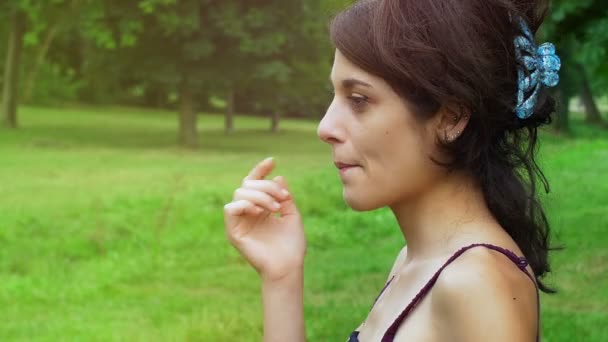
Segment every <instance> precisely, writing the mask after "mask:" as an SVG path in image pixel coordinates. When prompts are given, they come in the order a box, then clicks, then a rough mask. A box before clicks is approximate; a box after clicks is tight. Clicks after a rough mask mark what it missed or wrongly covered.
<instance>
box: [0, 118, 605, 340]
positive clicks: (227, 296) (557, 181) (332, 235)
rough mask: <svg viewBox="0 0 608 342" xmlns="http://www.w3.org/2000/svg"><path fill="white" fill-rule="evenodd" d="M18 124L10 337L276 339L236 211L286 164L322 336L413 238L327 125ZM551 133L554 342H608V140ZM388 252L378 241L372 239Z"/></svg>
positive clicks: (1, 183)
mask: <svg viewBox="0 0 608 342" xmlns="http://www.w3.org/2000/svg"><path fill="white" fill-rule="evenodd" d="M20 119H21V126H22V128H21V129H20V130H17V131H6V130H2V131H0V165H1V167H0V247H1V248H0V340H1V341H23V340H27V341H32V340H33V341H236V340H238V341H260V340H261V333H262V321H261V319H262V316H261V303H260V289H259V281H258V278H257V275H256V274H255V272H254V271H253V270H251V269H250V268H249V267H248V266H247V265H246V264H245V263H244V262H243V260H242V259H241V258H240V257H239V255H238V254H237V253H236V252H235V251H234V250H233V249H232V248H231V247H230V246H229V244H228V243H227V241H226V240H225V236H224V232H223V213H222V207H223V205H224V204H225V203H227V202H228V201H229V199H230V197H231V195H232V191H233V190H234V189H235V188H236V187H237V186H238V184H239V183H240V180H241V179H242V177H244V175H245V174H246V172H247V171H248V170H249V169H250V167H251V166H252V165H253V164H254V163H255V162H256V161H258V160H260V159H262V158H264V157H266V156H270V155H272V156H275V157H276V160H277V166H278V167H277V170H276V171H275V172H274V175H277V174H282V175H285V176H286V177H287V179H288V181H289V182H290V183H291V186H292V189H293V190H292V193H293V194H294V196H295V197H296V201H298V205H299V207H300V209H301V211H302V213H303V216H304V223H305V226H306V231H307V236H308V241H309V252H308V257H307V264H306V284H305V285H306V293H305V303H306V307H305V310H306V319H307V332H308V337H309V340H310V341H343V340H345V339H346V337H347V335H348V334H349V333H350V331H351V330H352V329H353V328H355V327H356V326H357V325H358V324H359V323H360V322H361V321H362V320H363V318H364V317H365V315H366V314H367V311H368V310H369V307H370V305H371V303H372V302H373V299H374V297H375V295H376V294H377V293H378V291H379V290H380V288H381V287H382V285H383V282H384V281H385V279H386V274H387V272H388V270H389V268H390V266H391V264H392V261H393V257H394V256H395V253H396V252H397V251H398V249H399V247H400V245H401V244H402V237H401V236H400V233H399V231H398V226H397V224H396V223H395V222H394V219H393V218H392V216H391V213H390V212H389V211H388V210H377V211H373V212H367V213H354V212H352V211H349V210H348V208H347V207H346V206H345V204H344V203H343V201H342V199H341V188H340V181H339V178H338V176H337V174H336V172H335V170H334V169H333V167H332V165H331V157H330V150H329V147H328V146H326V145H324V144H323V143H321V142H320V141H319V140H318V139H317V137H316V133H315V129H316V123H314V122H302V121H289V120H285V121H283V122H282V127H283V129H284V130H283V132H282V133H280V134H277V135H271V134H269V133H267V132H266V129H267V127H268V125H269V122H268V121H267V120H260V119H255V118H242V117H237V119H236V129H237V131H236V134H234V135H233V136H230V137H225V136H224V135H223V133H222V125H223V119H222V117H221V116H215V115H208V114H205V115H202V116H201V117H200V131H201V144H202V146H201V149H200V150H199V151H185V150H181V149H179V148H177V147H176V146H175V140H176V139H175V136H176V125H177V120H176V118H175V117H174V114H171V113H166V112H160V111H144V110H139V109H124V108H109V109H102V108H92V109H90V108H88V109H83V108H73V109H41V108H22V109H21V112H20ZM573 129H574V132H575V134H576V136H577V138H576V139H567V138H560V137H556V136H552V135H548V134H545V135H543V139H542V147H541V155H542V160H541V164H542V166H543V167H544V170H545V172H546V175H547V177H548V178H549V180H550V182H551V186H552V192H551V194H550V195H548V196H547V197H546V203H547V209H548V213H549V217H550V220H551V222H552V224H553V231H554V242H556V243H559V244H562V245H564V246H565V247H566V249H565V250H563V251H561V252H557V253H555V254H553V256H552V262H553V271H554V273H553V274H552V275H551V276H550V277H548V279H547V281H548V283H549V284H550V285H554V286H555V287H557V289H558V290H559V291H560V292H559V294H557V295H553V296H546V295H543V297H542V304H543V307H542V321H543V335H544V341H606V340H608V329H607V328H606V324H605V323H606V322H608V275H607V274H608V249H606V245H607V244H608V237H607V236H608V235H607V233H608V229H607V228H608V133H607V132H604V131H600V130H597V129H594V128H589V127H586V126H584V125H582V124H580V123H579V122H575V123H573ZM370 242H373V244H374V246H376V247H375V249H374V250H372V251H370V250H369V248H368V246H369V243H370Z"/></svg>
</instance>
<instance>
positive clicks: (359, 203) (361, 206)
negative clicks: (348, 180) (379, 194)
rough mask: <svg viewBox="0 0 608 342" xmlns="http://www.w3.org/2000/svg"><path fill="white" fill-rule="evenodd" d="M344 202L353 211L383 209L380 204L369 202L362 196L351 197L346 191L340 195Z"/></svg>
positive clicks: (368, 199)
mask: <svg viewBox="0 0 608 342" xmlns="http://www.w3.org/2000/svg"><path fill="white" fill-rule="evenodd" d="M342 197H343V198H344V202H346V204H347V205H348V206H349V207H350V208H351V209H352V210H354V211H370V210H375V209H378V208H382V207H384V205H383V204H382V203H379V202H376V201H370V198H369V197H368V198H365V197H364V196H353V194H350V193H348V191H346V189H345V190H344V191H343V193H342Z"/></svg>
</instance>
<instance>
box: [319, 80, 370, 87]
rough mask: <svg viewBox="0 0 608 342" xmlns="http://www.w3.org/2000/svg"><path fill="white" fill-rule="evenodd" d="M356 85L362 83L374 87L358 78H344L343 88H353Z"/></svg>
mask: <svg viewBox="0 0 608 342" xmlns="http://www.w3.org/2000/svg"><path fill="white" fill-rule="evenodd" d="M329 81H330V82H332V81H331V78H330V79H329ZM356 85H360V86H363V87H368V88H373V86H372V85H371V84H369V83H366V82H363V81H361V80H358V79H356V78H347V79H344V80H342V87H343V88H346V89H350V88H353V87H354V86H356Z"/></svg>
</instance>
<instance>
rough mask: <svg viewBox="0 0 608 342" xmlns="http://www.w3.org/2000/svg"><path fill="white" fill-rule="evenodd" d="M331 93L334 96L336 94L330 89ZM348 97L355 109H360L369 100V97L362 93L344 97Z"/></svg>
mask: <svg viewBox="0 0 608 342" xmlns="http://www.w3.org/2000/svg"><path fill="white" fill-rule="evenodd" d="M331 94H333V95H334V96H335V95H336V92H335V91H333V90H332V91H331ZM346 98H347V99H348V101H349V102H350V103H351V105H352V106H353V107H354V108H355V109H356V110H361V109H362V108H363V107H364V106H365V105H367V103H368V101H369V97H367V96H364V95H360V96H352V95H351V96H347V97H346Z"/></svg>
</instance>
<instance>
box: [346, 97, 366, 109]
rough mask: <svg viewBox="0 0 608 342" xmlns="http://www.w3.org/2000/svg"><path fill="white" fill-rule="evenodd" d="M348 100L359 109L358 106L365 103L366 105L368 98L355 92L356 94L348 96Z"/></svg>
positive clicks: (362, 105) (360, 106)
mask: <svg viewBox="0 0 608 342" xmlns="http://www.w3.org/2000/svg"><path fill="white" fill-rule="evenodd" d="M348 100H349V101H350V102H351V103H352V105H353V106H354V107H356V108H357V109H360V108H362V107H364V106H365V105H367V103H368V101H369V98H368V97H367V96H364V95H358V94H357V95H351V96H349V97H348Z"/></svg>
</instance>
